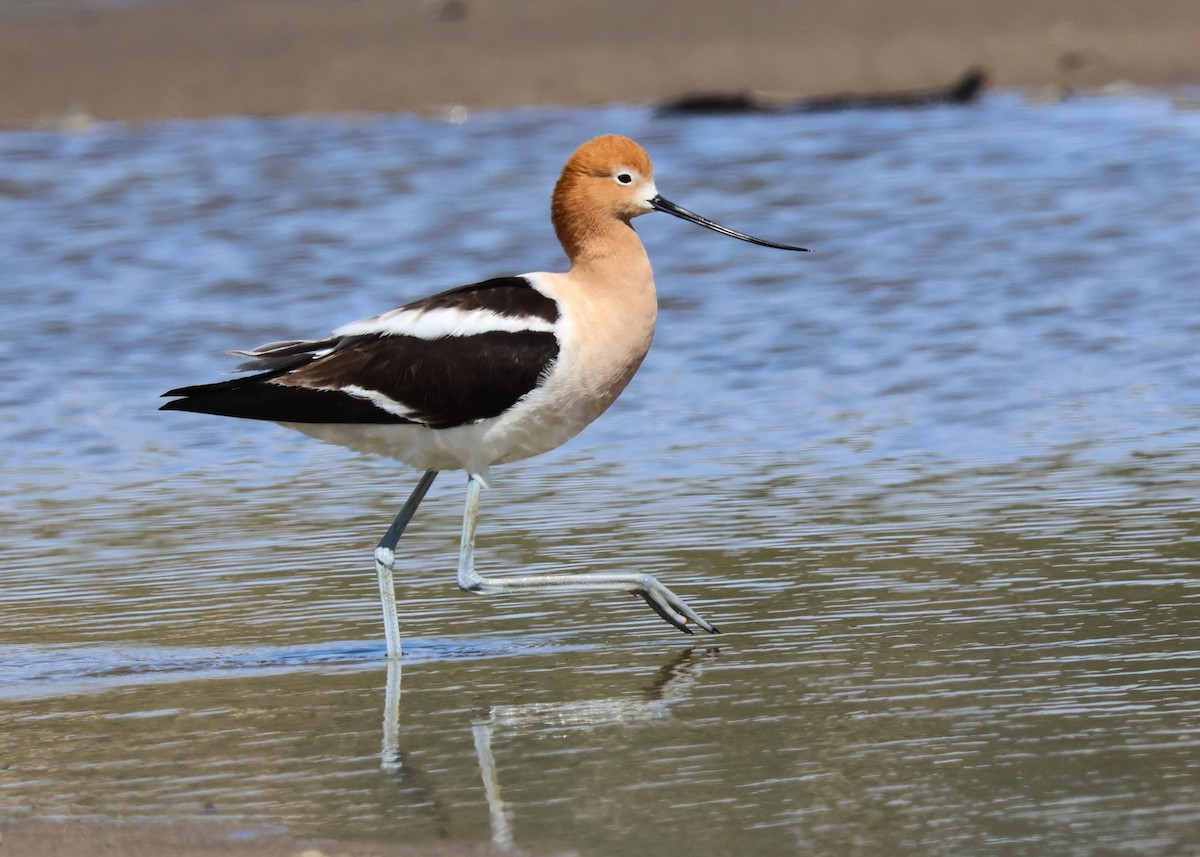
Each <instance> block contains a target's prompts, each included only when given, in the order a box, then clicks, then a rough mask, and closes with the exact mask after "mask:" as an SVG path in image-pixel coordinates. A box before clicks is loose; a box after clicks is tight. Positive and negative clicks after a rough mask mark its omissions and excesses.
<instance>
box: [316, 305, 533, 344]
mask: <svg viewBox="0 0 1200 857" xmlns="http://www.w3.org/2000/svg"><path fill="white" fill-rule="evenodd" d="M494 331H502V332H505V333H522V332H524V331H544V332H546V333H553V332H554V322H552V321H547V320H546V319H544V318H539V317H537V316H511V315H501V314H500V313H497V312H492V311H491V310H486V309H473V310H461V309H455V308H453V307H438V308H437V309H430V310H419V309H394V310H392V311H391V312H385V313H384V314H383V315H376V316H372V317H371V318H364V319H361V320H359V321H352V322H350V323H349V324H344V325H342V326H341V327H339V328H338V329H337V330H335V331H334V332H333V335H334V336H369V335H372V334H384V335H389V334H390V335H393V336H415V337H417V338H418V339H441V338H443V337H446V336H474V335H475V334H478V333H491V332H494Z"/></svg>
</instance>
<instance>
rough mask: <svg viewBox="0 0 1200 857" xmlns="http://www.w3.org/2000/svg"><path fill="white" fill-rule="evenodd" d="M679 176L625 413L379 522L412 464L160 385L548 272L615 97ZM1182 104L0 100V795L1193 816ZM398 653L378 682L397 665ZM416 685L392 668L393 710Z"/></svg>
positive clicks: (996, 842)
mask: <svg viewBox="0 0 1200 857" xmlns="http://www.w3.org/2000/svg"><path fill="white" fill-rule="evenodd" d="M606 131H616V132H621V133H627V134H630V135H631V136H634V137H636V138H637V139H639V140H640V141H642V142H643V143H644V144H645V145H646V146H647V148H648V149H649V150H650V152H651V154H652V155H653V156H654V158H655V163H656V166H657V173H658V184H659V188H660V189H661V190H662V192H663V193H664V195H666V196H668V197H669V198H671V199H673V200H675V201H677V202H679V203H681V204H683V205H686V206H688V207H690V208H693V209H694V210H697V211H700V212H701V213H704V214H706V215H708V216H710V217H713V218H714V219H717V220H719V221H721V222H723V223H726V224H728V225H730V226H732V227H734V228H738V229H744V230H747V231H750V232H752V233H754V234H758V235H762V236H764V237H769V238H776V239H778V240H783V241H798V242H801V243H804V244H805V245H806V246H810V247H813V248H814V249H815V250H816V251H817V252H815V253H814V254H811V255H808V256H803V257H800V256H795V255H787V254H782V253H777V252H773V251H769V250H765V249H763V248H757V247H751V246H749V245H746V244H742V243H739V242H734V241H730V240H728V239H724V238H721V237H719V236H716V235H713V234H712V233H710V232H706V231H704V230H700V229H697V228H694V227H691V226H688V225H687V224H683V223H680V222H678V221H675V220H671V219H669V218H656V217H646V218H643V219H641V220H639V221H638V222H637V225H638V228H639V231H640V233H641V234H642V236H643V239H644V240H645V242H646V244H647V247H648V249H649V251H650V254H651V258H652V259H653V261H654V262H655V268H656V273H657V279H658V283H659V289H660V296H661V300H662V313H661V316H660V326H659V333H658V336H657V339H656V342H655V347H654V349H653V350H652V352H651V355H650V357H649V358H648V360H647V362H646V364H645V366H644V368H643V369H642V371H641V372H640V373H639V375H638V377H637V378H636V379H635V381H634V383H633V384H632V386H631V387H630V389H629V390H628V391H627V392H626V393H625V395H624V396H623V397H622V398H621V400H620V401H619V402H618V403H617V404H616V405H615V406H614V408H613V409H612V411H611V412H610V413H609V414H607V415H606V416H605V417H604V418H603V419H601V420H600V421H599V422H597V423H596V424H595V425H593V426H592V427H590V428H589V429H588V430H587V432H585V433H584V435H582V436H581V437H580V438H578V439H577V440H575V441H573V442H572V443H571V444H569V445H568V446H566V447H565V448H563V449H561V450H558V451H556V452H555V453H552V454H549V455H547V456H544V457H542V458H540V459H536V460H533V461H530V462H525V463H522V464H518V465H512V466H508V467H504V468H498V469H497V470H496V471H495V472H494V473H493V477H494V478H493V490H491V491H489V492H487V493H486V494H485V495H484V498H483V519H482V524H481V534H480V553H479V558H480V564H481V567H482V568H483V569H484V570H485V571H486V570H487V569H498V568H506V569H512V568H524V569H528V570H532V571H543V570H545V571H550V570H560V569H564V568H567V569H572V568H574V569H585V568H586V569H588V570H595V571H607V570H611V571H616V570H626V569H631V568H632V569H639V570H645V571H650V572H653V573H655V574H657V575H659V576H660V577H661V578H662V579H664V580H665V581H666V582H668V584H669V585H671V586H672V587H673V588H674V589H675V590H676V591H678V592H679V593H680V594H682V595H684V596H685V597H687V598H688V600H689V602H690V603H692V604H693V606H695V607H697V608H698V609H699V610H700V612H701V613H702V614H703V615H705V616H706V617H708V618H710V619H711V620H712V621H714V622H715V623H716V624H718V625H719V626H721V628H722V629H723V630H724V631H725V632H726V633H724V634H722V635H721V636H719V637H712V638H705V639H698V638H688V637H685V636H683V635H681V634H678V633H676V632H675V631H673V630H672V629H671V628H670V627H668V626H667V625H665V624H663V623H662V622H660V621H659V620H658V619H657V618H656V617H655V616H653V615H652V614H651V613H650V612H649V611H648V610H647V609H646V608H645V606H644V605H642V604H641V602H640V601H636V600H634V599H625V598H620V597H617V596H607V597H597V598H585V597H571V598H567V599H564V600H563V601H561V602H558V603H555V602H552V601H549V600H547V599H545V598H539V597H509V598H498V599H480V598H474V597H471V596H468V595H466V594H463V593H460V592H459V591H458V590H457V589H456V588H455V587H454V585H453V564H454V560H455V551H456V547H457V539H458V527H459V516H460V514H461V509H460V504H461V502H462V494H463V492H462V482H461V479H460V477H459V476H458V475H455V474H449V475H445V476H443V477H442V479H441V480H440V481H439V482H438V483H437V484H436V485H435V486H434V488H433V491H432V492H431V494H430V498H429V499H428V500H427V501H426V505H425V506H423V507H422V509H421V512H420V514H419V515H418V517H417V519H416V521H415V523H414V525H413V527H412V528H411V529H410V532H409V534H408V535H407V536H406V537H405V539H404V541H403V542H402V543H401V550H400V552H399V555H400V557H401V560H400V564H399V566H398V580H399V586H400V596H401V600H402V607H401V609H402V613H403V615H402V624H403V628H404V632H405V635H406V638H405V645H406V650H405V655H406V659H405V665H404V670H403V676H402V677H401V676H400V675H399V674H394V675H392V676H391V680H392V683H393V686H392V691H393V692H392V693H391V694H390V695H389V694H388V693H387V692H386V690H387V686H388V675H387V671H386V669H385V667H384V662H383V659H382V654H383V641H382V633H381V628H380V623H379V618H378V615H377V614H378V610H379V607H378V602H377V596H376V593H375V582H374V575H373V571H372V569H371V566H370V550H371V548H372V546H373V545H374V543H375V541H376V540H377V539H378V537H379V535H380V534H381V533H382V530H383V529H384V528H385V527H386V525H387V523H388V522H389V520H390V518H391V516H392V515H393V514H394V513H395V511H396V510H397V508H398V505H399V504H400V502H402V501H403V499H404V497H405V496H406V494H407V491H408V490H409V489H410V488H411V486H412V484H413V483H414V482H415V475H414V474H412V473H410V472H408V471H406V470H404V469H403V468H401V467H398V466H395V465H392V464H390V463H388V462H383V461H379V460H370V459H366V458H360V457H356V456H354V455H352V454H350V453H345V452H343V451H341V450H338V449H335V448H330V447H325V446H322V445H320V444H316V443H314V442H312V441H310V440H308V439H306V438H304V437H301V436H299V435H293V434H291V433H288V432H286V431H284V430H282V429H279V428H277V427H275V426H271V425H261V424H255V423H241V422H236V421H229V420H222V419H219V418H211V417H201V416H195V415H188V414H175V413H172V414H162V413H159V412H157V411H156V410H155V408H156V407H157V406H158V404H159V400H158V398H157V397H158V395H159V394H160V393H161V392H162V391H163V390H165V389H168V388H169V387H172V386H177V385H179V384H185V383H193V382H199V381H205V380H215V379H218V378H220V377H222V375H223V374H224V373H226V372H227V371H228V369H229V368H230V367H231V365H232V362H233V361H232V360H231V359H230V358H228V357H227V356H225V355H224V354H222V350H223V349H228V348H239V347H248V346H253V345H256V344H258V343H261V342H265V341H269V340H274V339H282V338H289V337H295V336H316V335H323V334H324V333H326V332H327V331H328V330H330V329H332V328H333V327H335V326H337V325H339V324H341V323H343V322H345V321H349V320H352V319H354V318H358V317H361V316H365V315H369V314H372V313H375V312H378V311H380V310H383V309H387V308H390V307H392V306H396V305H398V304H399V303H400V302H402V301H404V300H407V299H411V298H414V297H418V296H420V295H422V294H425V293H428V292H429V291H432V290H434V289H437V288H442V287H448V286H451V285H455V284H458V283H462V282H469V281H472V280H477V279H481V278H483V277H485V276H491V275H498V274H505V273H517V272H521V271H527V270H542V269H547V268H549V269H556V268H559V267H560V265H561V259H560V256H561V254H560V251H559V250H558V248H557V245H556V244H555V243H554V240H553V235H552V233H551V231H550V229H549V226H548V224H547V222H546V221H547V218H546V213H547V199H548V194H549V190H550V188H551V186H552V184H553V181H554V179H555V178H556V176H557V170H558V169H559V167H560V165H561V162H562V160H563V159H564V157H565V155H566V154H567V153H568V152H569V151H570V150H571V149H572V148H573V147H574V146H575V145H576V144H577V143H579V142H580V141H582V140H583V139H585V138H587V137H589V136H591V135H593V134H596V133H601V132H606ZM1197 151H1200V113H1197V112H1194V111H1188V110H1185V109H1181V108H1177V107H1175V106H1173V105H1172V104H1171V103H1170V102H1169V101H1168V100H1166V99H1162V98H1158V97H1139V98H1128V99H1117V98H1106V99H1092V100H1081V101H1078V102H1074V103H1067V104H1061V105H1056V106H1053V107H1038V106H1031V105H1028V104H1025V103H1023V102H1022V101H1021V100H1020V99H1018V98H1016V97H1013V96H1007V95H1001V96H996V97H993V98H990V99H988V100H987V101H986V102H985V103H984V104H982V105H981V106H979V107H977V108H970V109H936V110H928V111H917V112H902V111H896V112H891V111H885V112H871V113H847V114H841V115H829V116H818V115H810V116H795V117H741V118H736V117H735V118H729V117H724V118H719V119H716V118H691V119H686V118H673V119H665V118H655V117H653V116H652V115H650V114H649V113H647V112H644V111H640V110H626V109H614V110H592V111H547V110H536V111H517V112H511V113H503V114H490V115H482V116H478V117H472V118H471V119H469V120H468V121H466V122H465V123H462V124H449V123H443V122H437V121H430V120H422V119H417V118H410V117H398V118H381V119H369V120H358V119H353V120H351V119H327V120H315V119H285V120H269V121H260V120H229V121H212V122H179V123H169V124H163V125H153V126H145V127H127V126H120V125H104V126H100V127H98V128H96V129H94V130H93V131H91V132H89V133H86V134H81V135H63V134H48V133H10V134H4V135H0V222H2V223H3V224H4V228H3V229H2V230H0V258H3V259H4V260H5V261H4V276H3V277H2V278H0V299H2V305H3V308H4V319H5V324H4V329H5V336H4V338H3V341H0V382H2V383H0V407H2V408H3V413H4V420H3V421H2V423H0V472H3V474H4V475H3V480H4V481H3V487H4V491H3V500H0V619H2V624H0V643H3V646H2V648H0V760H2V762H0V816H17V817H22V816H31V815H32V816H80V815H86V816H94V817H99V818H134V819H145V818H153V819H159V818H164V817H165V818H193V817H199V818H206V817H214V818H219V819H223V820H226V821H233V822H235V823H239V824H240V823H244V824H245V825H247V827H248V828H249V829H253V830H274V829H284V830H287V831H290V832H294V833H296V834H298V835H303V836H330V837H340V838H344V839H371V840H388V841H433V840H441V839H449V840H454V841H461V842H489V841H490V842H493V843H495V844H498V845H500V846H505V845H508V844H516V845H518V846H521V847H525V848H530V849H535V850H545V849H552V848H554V847H558V846H561V847H567V848H571V849H574V850H576V851H578V852H579V853H581V854H583V855H626V854H627V855H640V854H645V853H646V852H647V849H648V848H651V847H655V848H657V847H660V846H661V845H662V844H663V843H667V842H670V843H673V844H674V843H678V845H679V846H682V847H686V848H687V849H688V850H689V851H691V852H694V853H711V854H732V853H737V854H745V855H778V854H784V853H819V854H834V853H836V854H844V855H854V854H868V853H870V854H878V853H886V854H897V855H964V854H971V855H976V854H978V855H993V854H995V855H1001V854H1030V853H1038V854H1079V855H1084V854H1088V855H1090V854H1114V855H1116V854H1120V855H1125V854H1145V855H1169V854H1180V853H1192V852H1194V851H1195V850H1197V849H1200V644H1197V642H1196V641H1197V638H1198V637H1200V581H1198V576H1197V570H1198V567H1200V515H1198V514H1197V504H1196V497H1197V494H1198V493H1200V470H1198V467H1197V465H1198V464H1200V361H1198V360H1197V358H1196V351H1197V349H1196V342H1197V340H1198V339H1200V300H1198V299H1197V293H1196V292H1197V284H1198V283H1200V251H1198V250H1197V248H1200V215H1198V212H1200V159H1197V158H1196V153H1197ZM397 691H398V692H397ZM389 700H390V701H389Z"/></svg>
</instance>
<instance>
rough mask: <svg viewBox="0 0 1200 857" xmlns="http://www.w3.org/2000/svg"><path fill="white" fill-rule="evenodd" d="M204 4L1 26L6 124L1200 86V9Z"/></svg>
mask: <svg viewBox="0 0 1200 857" xmlns="http://www.w3.org/2000/svg"><path fill="white" fill-rule="evenodd" d="M647 8H649V7H646V6H645V5H644V4H641V3H638V2H634V0H605V2H603V3H597V2H584V0H528V2H522V3H516V2H512V0H411V2H395V0H188V2H179V3H171V4H168V5H163V6H154V7H150V8H145V7H139V8H132V9H115V10H104V11H87V12H74V13H67V14H62V13H60V14H56V15H53V16H51V17H47V18H42V19H35V20H15V21H6V22H0V79H2V80H4V81H5V85H4V86H3V87H0V125H3V126H8V127H12V126H28V125H33V124H38V123H43V124H44V123H47V122H50V123H53V122H54V121H55V120H56V119H58V118H59V117H62V116H64V115H68V114H79V115H83V116H90V117H94V118H96V119H100V120H113V119H116V120H122V119H123V120H132V121H140V120H156V119H168V118H176V117H204V116H217V115H234V114H237V115H241V114H250V115H280V114H290V113H331V112H352V111H371V112H398V111H421V112H431V111H438V110H441V109H444V108H446V107H448V106H451V105H462V106H465V107H468V108H504V107H512V106H517V105H524V104H562V105H587V104H598V103H613V102H621V103H649V102H656V101H659V100H662V99H666V98H671V97H675V96H678V95H681V94H683V93H686V92H691V91H714V90H715V91H741V90H753V91H759V92H767V93H775V94H779V95H781V96H804V95H820V94H827V93H831V92H853V91H881V90H891V89H909V88H918V87H933V86H941V85H945V84H948V83H949V82H950V81H952V80H953V79H954V78H955V77H956V76H957V75H958V74H960V73H961V72H962V71H963V70H964V69H965V68H967V67H968V66H971V65H980V66H982V67H984V68H985V69H987V71H988V72H989V74H990V77H991V80H992V81H993V83H994V84H995V85H997V86H1001V87H1037V86H1063V87H1075V86H1079V87H1092V86H1098V85H1103V84H1106V83H1110V82H1113V81H1118V80H1124V81H1129V82H1132V83H1135V84H1141V85H1150V86H1160V85H1174V84H1187V83H1198V82H1200V51H1197V50H1196V49H1195V46H1196V45H1197V44H1200V3H1196V2H1195V0H1143V2H1140V3H1136V4H1134V3H1128V2H1124V0H1012V2H1007V3H1001V2H977V3H963V2H961V0H911V2H908V3H905V4H903V6H902V7H901V5H900V4H895V3H890V2H888V0H847V2H845V3H838V4H830V3H821V2H817V0H761V2H756V3H753V4H721V3H714V2H707V0H705V2H687V0H663V2H659V3H656V4H654V6H653V7H652V8H653V12H652V13H650V12H647V11H646V9H647Z"/></svg>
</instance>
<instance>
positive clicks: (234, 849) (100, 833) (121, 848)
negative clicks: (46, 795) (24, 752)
mask: <svg viewBox="0 0 1200 857" xmlns="http://www.w3.org/2000/svg"><path fill="white" fill-rule="evenodd" d="M237 833H238V831H235V830H231V829H228V828H224V827H221V826H219V825H213V826H207V825H203V824H199V823H177V824H170V825H141V826H139V825H129V824H105V823H101V822H93V821H64V822H49V821H28V822H21V823H17V824H0V857H91V855H119V857H486V855H489V854H495V853H496V852H495V851H494V850H491V849H488V848H485V847H483V846H480V847H471V846H464V845H421V846H417V845H378V844H364V843H345V842H336V843H335V842H301V841H297V840H294V839H288V838H284V837H269V836H261V837H260V836H254V837H252V838H245V837H244V831H243V836H242V838H239V839H231V838H230V837H231V836H235V835H237ZM504 853H505V854H506V855H511V857H522V855H526V857H529V855H528V852H524V851H505V852H504ZM559 853H560V854H563V852H559ZM564 857H565V854H564Z"/></svg>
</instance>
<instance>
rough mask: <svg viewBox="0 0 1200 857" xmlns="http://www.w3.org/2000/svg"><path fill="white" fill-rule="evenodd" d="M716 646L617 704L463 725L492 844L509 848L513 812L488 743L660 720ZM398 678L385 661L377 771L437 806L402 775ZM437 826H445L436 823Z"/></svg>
mask: <svg viewBox="0 0 1200 857" xmlns="http://www.w3.org/2000/svg"><path fill="white" fill-rule="evenodd" d="M719 651H720V647H719V646H706V647H698V646H694V647H692V648H689V649H685V650H684V651H682V652H680V653H679V654H678V655H676V656H675V657H673V658H672V659H671V660H670V661H668V662H667V663H665V664H663V665H662V666H661V667H660V668H659V670H658V672H657V673H655V676H654V679H653V681H651V682H650V683H649V685H647V687H646V688H645V689H644V690H643V691H642V692H641V693H640V694H639V695H638V696H634V697H624V698H619V699H584V700H575V701H571V702H534V703H528V704H523V705H493V706H489V707H488V708H487V709H486V710H485V711H483V712H482V713H481V714H479V715H478V716H476V717H475V718H473V719H472V720H471V721H470V722H469V724H468V723H464V724H463V725H464V727H466V726H468V725H469V726H470V729H471V732H472V736H473V738H474V741H475V756H476V760H477V762H478V764H479V772H480V776H481V777H482V779H483V792H484V797H485V799H486V801H487V806H488V819H489V823H490V827H491V840H492V845H493V846H494V847H496V848H500V849H506V850H507V849H512V848H513V845H514V839H513V818H514V811H513V807H512V805H511V804H509V803H508V802H506V801H505V800H504V798H503V796H502V794H501V788H500V772H499V768H498V766H497V764H496V753H495V752H494V751H493V744H494V742H495V741H496V740H497V739H498V740H500V741H503V739H504V738H505V737H512V736H513V735H516V734H519V733H520V732H522V731H523V730H536V729H544V728H545V727H547V726H552V727H553V726H569V727H576V728H578V727H583V728H589V727H598V726H610V725H619V724H630V723H638V722H648V721H652V720H663V719H666V718H669V717H670V716H671V711H670V708H671V705H672V703H675V702H678V701H680V700H683V699H687V698H689V697H690V696H691V695H692V691H693V688H694V687H695V685H696V684H697V682H698V681H699V679H700V675H701V674H702V672H703V670H704V665H705V663H706V662H708V661H710V660H711V659H712V658H715V657H716V656H717V654H718V652H719ZM400 673H401V666H400V662H399V661H398V660H389V661H388V665H387V687H386V691H385V693H384V706H383V743H382V749H381V751H380V766H381V767H382V769H383V770H384V771H385V772H387V773H388V774H391V775H392V776H393V777H394V778H395V779H396V781H397V782H398V783H399V784H401V786H402V787H403V788H404V789H405V790H406V791H409V790H412V789H413V788H417V789H418V790H419V791H420V792H421V793H422V795H423V800H422V801H421V802H422V803H424V804H426V805H429V806H435V807H436V806H437V805H438V804H437V801H436V800H432V799H430V797H429V795H430V793H431V792H432V789H430V788H428V787H418V786H416V785H415V784H414V780H415V779H416V772H414V771H411V770H408V769H407V768H406V765H405V760H404V754H403V751H402V750H401V749H400ZM441 822H442V823H441V824H439V825H438V826H439V827H443V826H446V827H448V824H449V821H448V819H446V818H442V819H441Z"/></svg>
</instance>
